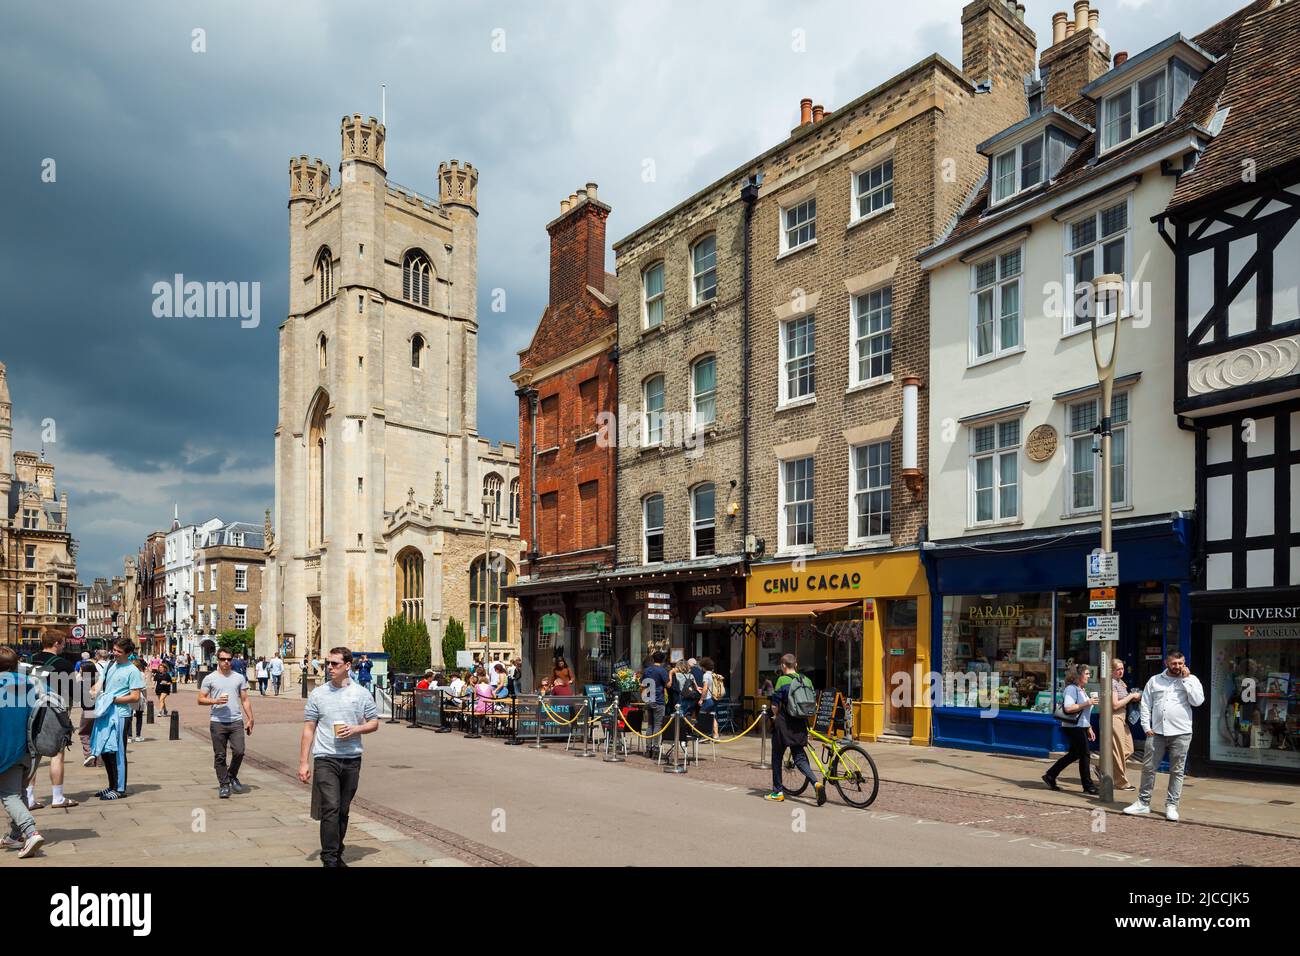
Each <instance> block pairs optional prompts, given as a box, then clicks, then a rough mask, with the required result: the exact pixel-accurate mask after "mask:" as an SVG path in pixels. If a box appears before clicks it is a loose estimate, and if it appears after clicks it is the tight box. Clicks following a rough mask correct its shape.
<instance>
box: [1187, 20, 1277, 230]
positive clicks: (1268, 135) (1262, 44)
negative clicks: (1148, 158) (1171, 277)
mask: <svg viewBox="0 0 1300 956" xmlns="http://www.w3.org/2000/svg"><path fill="white" fill-rule="evenodd" d="M1224 24H1229V26H1227V27H1225V26H1224ZM1224 24H1219V25H1218V26H1216V27H1213V28H1211V30H1210V31H1208V32H1211V33H1214V37H1213V39H1214V40H1215V41H1216V42H1218V43H1221V44H1223V45H1225V46H1226V47H1227V50H1225V52H1226V53H1227V56H1226V63H1225V61H1224V60H1220V61H1219V63H1218V64H1216V67H1218V66H1226V71H1227V72H1226V81H1225V82H1224V84H1223V86H1222V94H1221V96H1220V97H1219V101H1218V104H1217V108H1219V109H1223V108H1227V109H1228V117H1227V119H1226V121H1225V122H1224V124H1223V129H1222V130H1221V131H1220V132H1219V135H1218V136H1216V137H1215V138H1214V141H1213V142H1211V143H1210V145H1209V146H1208V147H1206V149H1205V150H1204V152H1202V154H1201V157H1200V159H1199V160H1198V161H1197V164H1196V167H1195V168H1194V169H1193V170H1192V171H1191V172H1189V173H1187V174H1186V175H1184V176H1183V177H1182V178H1181V179H1180V180H1179V182H1178V186H1177V188H1176V189H1175V190H1174V195H1173V198H1172V199H1171V200H1170V203H1169V206H1170V208H1171V209H1174V208H1177V207H1179V206H1186V205H1188V204H1189V203H1192V202H1195V201H1196V200H1198V199H1203V198H1205V197H1206V196H1208V195H1209V194H1211V193H1214V192H1218V191H1219V190H1222V189H1231V188H1235V187H1238V186H1240V185H1241V183H1242V172H1243V167H1242V163H1243V162H1246V161H1247V160H1249V161H1251V162H1253V163H1254V164H1255V167H1254V173H1255V178H1256V179H1259V178H1261V177H1263V176H1264V175H1266V174H1267V173H1268V172H1269V171H1270V170H1273V169H1277V168H1278V167H1281V166H1283V165H1286V164H1287V163H1291V162H1294V161H1295V160H1296V158H1297V157H1298V156H1300V3H1297V2H1295V0H1281V2H1279V0H1258V2H1256V3H1252V4H1251V5H1250V6H1249V7H1246V8H1245V9H1244V10H1241V11H1238V13H1237V14H1235V15H1234V16H1233V17H1230V18H1229V20H1226V21H1224ZM1233 27H1235V28H1236V29H1235V34H1234V33H1233V30H1232V28H1233ZM1221 28H1222V29H1221Z"/></svg>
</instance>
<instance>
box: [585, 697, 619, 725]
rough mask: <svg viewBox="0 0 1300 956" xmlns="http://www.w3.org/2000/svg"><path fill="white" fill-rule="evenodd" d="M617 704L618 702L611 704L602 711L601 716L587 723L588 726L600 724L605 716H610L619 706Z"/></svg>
mask: <svg viewBox="0 0 1300 956" xmlns="http://www.w3.org/2000/svg"><path fill="white" fill-rule="evenodd" d="M617 704H618V701H614V703H612V704H610V705H609V706H608V707H606V708H605V709H604V710H602V711H601V712H600V713H599V714H597V715H596V716H595V717H593V718H591V720H589V721H587V724H588V726H590V725H592V724H598V723H600V718H602V717H604V716H605V715H606V714H608V713H609V712H610V711H611V710H613V709H614V708H615V706H617Z"/></svg>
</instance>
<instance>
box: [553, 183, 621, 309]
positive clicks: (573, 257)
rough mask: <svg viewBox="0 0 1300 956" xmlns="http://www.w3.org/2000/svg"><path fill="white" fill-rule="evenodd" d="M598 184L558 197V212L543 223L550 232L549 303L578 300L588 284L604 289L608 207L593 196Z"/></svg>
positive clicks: (587, 185)
mask: <svg viewBox="0 0 1300 956" xmlns="http://www.w3.org/2000/svg"><path fill="white" fill-rule="evenodd" d="M596 190H597V186H596V184H595V183H587V184H586V186H585V187H583V188H582V189H579V190H577V191H576V192H574V193H572V194H570V195H569V197H568V198H566V199H561V200H560V215H559V216H558V217H556V218H555V219H553V220H551V221H550V222H549V223H547V225H546V231H547V232H548V233H549V234H550V236H551V291H550V303H551V305H552V306H553V307H554V306H558V305H560V304H562V303H566V302H577V301H579V300H580V299H581V298H582V297H583V296H584V294H585V293H584V290H585V289H586V287H587V286H591V287H592V288H593V289H597V290H599V291H600V292H602V293H603V292H604V291H605V220H606V219H608V218H609V213H610V207H609V206H607V205H605V204H604V203H603V202H601V201H600V200H599V199H597V198H596Z"/></svg>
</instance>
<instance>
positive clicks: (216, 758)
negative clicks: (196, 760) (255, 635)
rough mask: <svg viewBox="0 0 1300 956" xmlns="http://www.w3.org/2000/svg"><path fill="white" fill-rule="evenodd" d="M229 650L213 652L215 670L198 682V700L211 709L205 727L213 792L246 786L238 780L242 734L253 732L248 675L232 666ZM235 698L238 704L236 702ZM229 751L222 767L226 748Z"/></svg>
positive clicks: (237, 790)
mask: <svg viewBox="0 0 1300 956" xmlns="http://www.w3.org/2000/svg"><path fill="white" fill-rule="evenodd" d="M232 657H233V655H232V654H231V652H230V651H224V650H223V651H217V669H216V670H215V671H213V672H212V673H211V674H209V675H208V676H207V677H205V678H203V683H202V684H200V685H199V703H200V704H202V705H203V706H205V707H211V708H212V719H211V720H210V721H209V722H208V729H209V730H211V732H212V765H213V767H214V768H215V769H216V771H217V795H218V796H219V797H221V799H222V800H225V799H228V798H229V797H230V792H231V791H232V790H233V791H234V792H235V793H243V792H244V791H245V790H247V789H248V788H247V787H245V786H244V785H243V784H242V783H240V782H239V765H240V764H241V763H243V762H244V737H245V735H249V734H252V732H253V705H252V704H251V703H250V702H249V700H248V678H247V677H245V676H244V675H243V674H241V673H239V671H237V670H235V669H234V667H233V666H232ZM235 701H238V702H239V703H238V704H236V703H235ZM227 749H229V750H230V753H231V757H230V766H226V750H227Z"/></svg>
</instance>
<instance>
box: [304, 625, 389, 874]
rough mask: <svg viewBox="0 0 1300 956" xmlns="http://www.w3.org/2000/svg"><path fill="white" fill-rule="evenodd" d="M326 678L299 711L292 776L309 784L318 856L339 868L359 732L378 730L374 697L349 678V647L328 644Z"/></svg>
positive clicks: (357, 772) (357, 771) (356, 774)
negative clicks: (316, 823)
mask: <svg viewBox="0 0 1300 956" xmlns="http://www.w3.org/2000/svg"><path fill="white" fill-rule="evenodd" d="M325 671H326V673H327V674H328V675H329V680H328V681H326V682H325V683H323V684H321V685H320V686H319V687H317V688H316V689H315V690H313V691H312V692H311V696H310V697H308V698H307V707H306V710H305V712H304V715H303V720H304V723H303V727H302V741H301V745H300V747H299V752H298V779H299V780H301V781H302V782H303V783H310V784H311V785H312V793H311V805H312V816H313V817H314V818H316V819H318V820H320V861H321V865H322V866H326V867H345V866H347V864H346V863H344V862H343V848H344V847H343V840H344V838H345V837H346V836H347V833H348V811H349V809H350V808H351V806H352V798H353V797H354V796H355V795H356V792H357V785H358V784H359V783H360V782H361V736H362V735H363V734H372V733H374V732H375V731H376V730H378V729H379V709H378V708H377V707H376V706H375V700H374V698H373V697H371V696H370V694H369V692H368V691H366V689H365V688H363V687H362V686H361V685H360V684H359V683H357V682H356V681H354V680H352V678H351V671H352V651H351V650H349V649H348V648H346V647H335V648H331V649H330V652H329V654H327V655H326V659H325Z"/></svg>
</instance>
